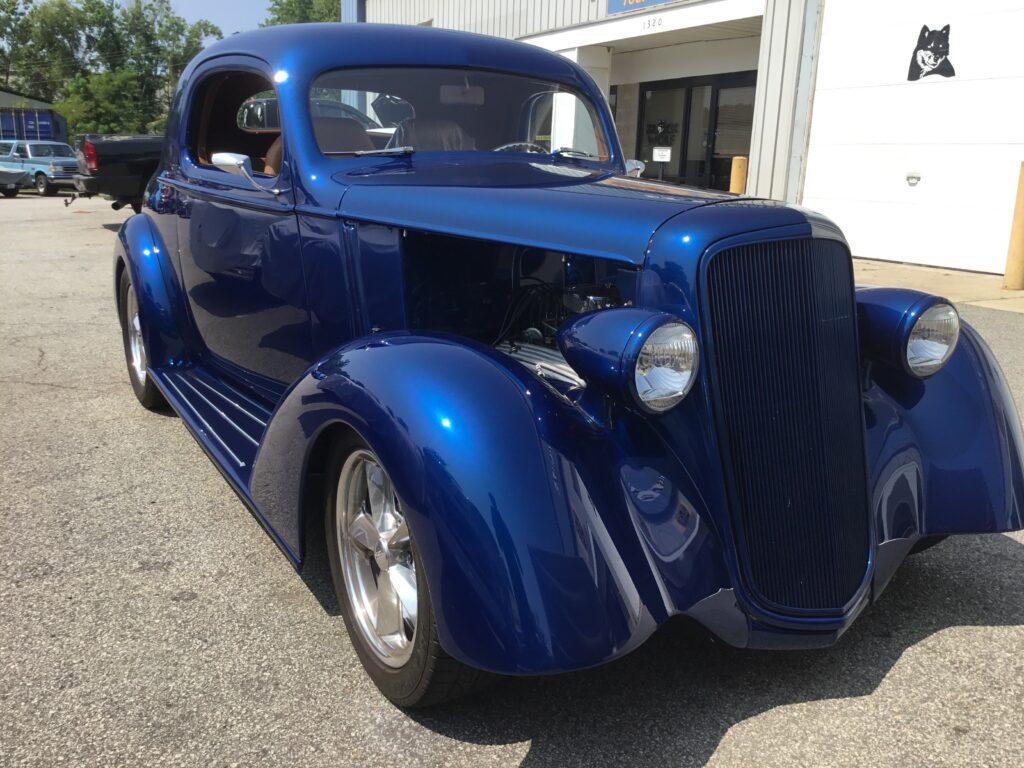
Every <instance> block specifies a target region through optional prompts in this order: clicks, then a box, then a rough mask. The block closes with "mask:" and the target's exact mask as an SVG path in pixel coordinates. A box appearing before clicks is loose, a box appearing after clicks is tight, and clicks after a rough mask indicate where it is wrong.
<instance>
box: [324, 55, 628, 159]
mask: <svg viewBox="0 0 1024 768" xmlns="http://www.w3.org/2000/svg"><path fill="white" fill-rule="evenodd" d="M309 99H310V116H311V118H312V121H313V128H314V131H315V133H316V139H317V144H318V145H319V147H320V151H321V152H322V153H323V154H325V155H328V156H331V155H337V156H343V155H351V154H377V153H380V154H398V153H403V154H407V153H411V152H511V153H525V154H545V155H549V156H552V157H556V158H571V159H576V160H579V159H584V160H596V161H608V160H609V159H610V153H609V144H608V141H607V139H606V137H605V134H604V132H603V131H602V129H601V126H600V122H599V120H598V118H597V111H596V109H595V108H594V105H593V104H592V103H591V102H590V101H589V100H588V99H587V98H586V97H585V96H584V95H583V94H581V93H578V92H576V91H574V90H573V89H571V88H569V87H568V86H566V85H563V84H561V83H556V82H551V81H545V80H538V79H536V78H531V77H522V76H519V75H508V74H504V73H500V72H490V71H486V70H472V69H443V68H416V69H413V68H403V67H388V68H378V69H339V70H334V71H331V72H327V73H325V74H323V75H321V76H320V77H318V78H317V79H316V80H315V81H314V82H313V85H312V88H311V90H310V94H309ZM325 104H337V105H346V106H347V107H349V108H350V110H351V111H348V110H341V109H324V105H325ZM353 113H354V114H353ZM361 118H365V119H361Z"/></svg>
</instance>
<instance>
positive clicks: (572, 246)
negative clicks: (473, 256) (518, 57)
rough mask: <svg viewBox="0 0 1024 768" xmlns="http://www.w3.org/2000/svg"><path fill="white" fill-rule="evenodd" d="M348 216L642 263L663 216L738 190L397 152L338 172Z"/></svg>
mask: <svg viewBox="0 0 1024 768" xmlns="http://www.w3.org/2000/svg"><path fill="white" fill-rule="evenodd" d="M334 179H335V180H336V181H339V182H342V183H345V184H346V185H348V189H347V190H346V192H345V194H344V196H343V197H342V199H341V204H340V213H341V215H342V216H343V217H344V218H351V219H366V220H372V221H377V222H381V223H387V224H391V225H394V226H399V227H408V228H410V229H420V230H427V231H435V232H445V233H447V234H453V235H460V236H464V237H474V238H483V239H487V240H498V241H501V242H508V243H517V244H520V245H527V246H531V247H537V248H548V249H551V250H565V251H571V252H573V253H583V254H587V255H592V256H599V257H602V258H612V259H617V260H620V261H628V262H631V263H633V264H637V265H640V264H642V263H643V261H644V256H645V253H646V250H647V245H648V242H649V241H650V239H651V236H652V235H653V234H654V232H655V231H656V230H657V229H658V227H659V226H661V224H662V223H664V222H665V221H667V220H668V219H670V218H671V217H673V216H675V215H677V214H679V213H682V212H683V211H687V210H690V209H691V208H695V207H698V206H702V205H708V204H711V203H715V202H719V201H721V200H734V199H735V197H734V196H732V195H726V194H723V193H717V192H708V191H704V190H699V189H695V188H688V187H679V186H674V185H670V184H662V183H658V182H654V181H648V180H646V179H635V178H630V177H626V176H615V175H611V174H609V173H607V172H603V171H595V170H592V169H589V168H585V167H582V166H575V165H569V164H561V163H560V164H552V163H549V162H546V163H541V162H538V163H523V162H521V161H520V162H505V163H489V164H486V165H467V164H455V163H452V164H443V163H438V164H431V165H429V166H426V167H416V168H413V167H412V165H411V164H410V163H408V162H403V161H397V162H394V163H389V164H387V165H385V166H379V165H378V166H374V167H371V168H367V169H363V170H357V171H349V172H346V173H340V174H337V175H335V176H334Z"/></svg>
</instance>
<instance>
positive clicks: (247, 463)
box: [149, 368, 271, 489]
mask: <svg viewBox="0 0 1024 768" xmlns="http://www.w3.org/2000/svg"><path fill="white" fill-rule="evenodd" d="M149 374H150V375H151V376H152V377H153V380H154V381H155V382H156V383H157V385H158V386H159V387H160V391H161V392H163V393H164V396H165V397H166V398H167V400H168V402H170V404H171V407H172V408H174V410H175V411H177V413H178V415H179V416H181V419H182V421H184V422H185V425H186V426H187V427H188V428H189V431H191V432H192V434H193V436H194V437H195V438H196V440H197V441H198V442H199V444H200V445H201V446H202V447H203V448H204V449H205V450H206V452H207V453H209V454H210V456H211V458H213V459H214V461H215V462H216V464H217V465H218V466H219V467H220V469H221V470H222V471H223V472H224V473H225V474H227V475H228V476H229V479H230V480H232V481H234V483H235V484H236V485H237V486H238V487H239V489H247V488H248V486H249V476H250V474H251V473H252V463H253V460H254V459H255V458H256V451H257V449H258V448H259V445H260V440H261V439H262V437H263V432H264V431H265V430H266V428H267V424H268V423H269V422H270V415H271V413H270V411H269V410H267V407H266V406H264V405H260V404H259V403H258V402H257V401H255V400H254V399H252V398H251V397H249V396H247V395H245V394H243V393H242V392H241V391H240V390H239V389H238V388H236V387H234V386H232V385H231V384H228V383H227V382H225V381H224V380H222V379H219V378H217V377H216V376H214V375H213V374H211V373H210V372H209V371H206V370H204V369H202V368H160V369H157V370H153V369H150V371H149Z"/></svg>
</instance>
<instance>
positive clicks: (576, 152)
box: [551, 147, 597, 160]
mask: <svg viewBox="0 0 1024 768" xmlns="http://www.w3.org/2000/svg"><path fill="white" fill-rule="evenodd" d="M551 156H552V157H582V158H588V159H592V160H596V159H597V155H592V154H590V153H589V152H584V151H583V150H582V149H573V148H572V147H559V148H558V149H556V150H554V151H553V152H552V153H551Z"/></svg>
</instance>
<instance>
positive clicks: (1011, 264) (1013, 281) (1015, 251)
mask: <svg viewBox="0 0 1024 768" xmlns="http://www.w3.org/2000/svg"><path fill="white" fill-rule="evenodd" d="M1003 288H1008V289H1009V290H1011V291H1022V290H1024V162H1022V163H1021V164H1020V180H1019V181H1018V182H1017V202H1016V204H1015V205H1014V206H1013V225H1012V226H1011V227H1010V250H1009V251H1007V253H1006V274H1005V275H1004V276H1003Z"/></svg>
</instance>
